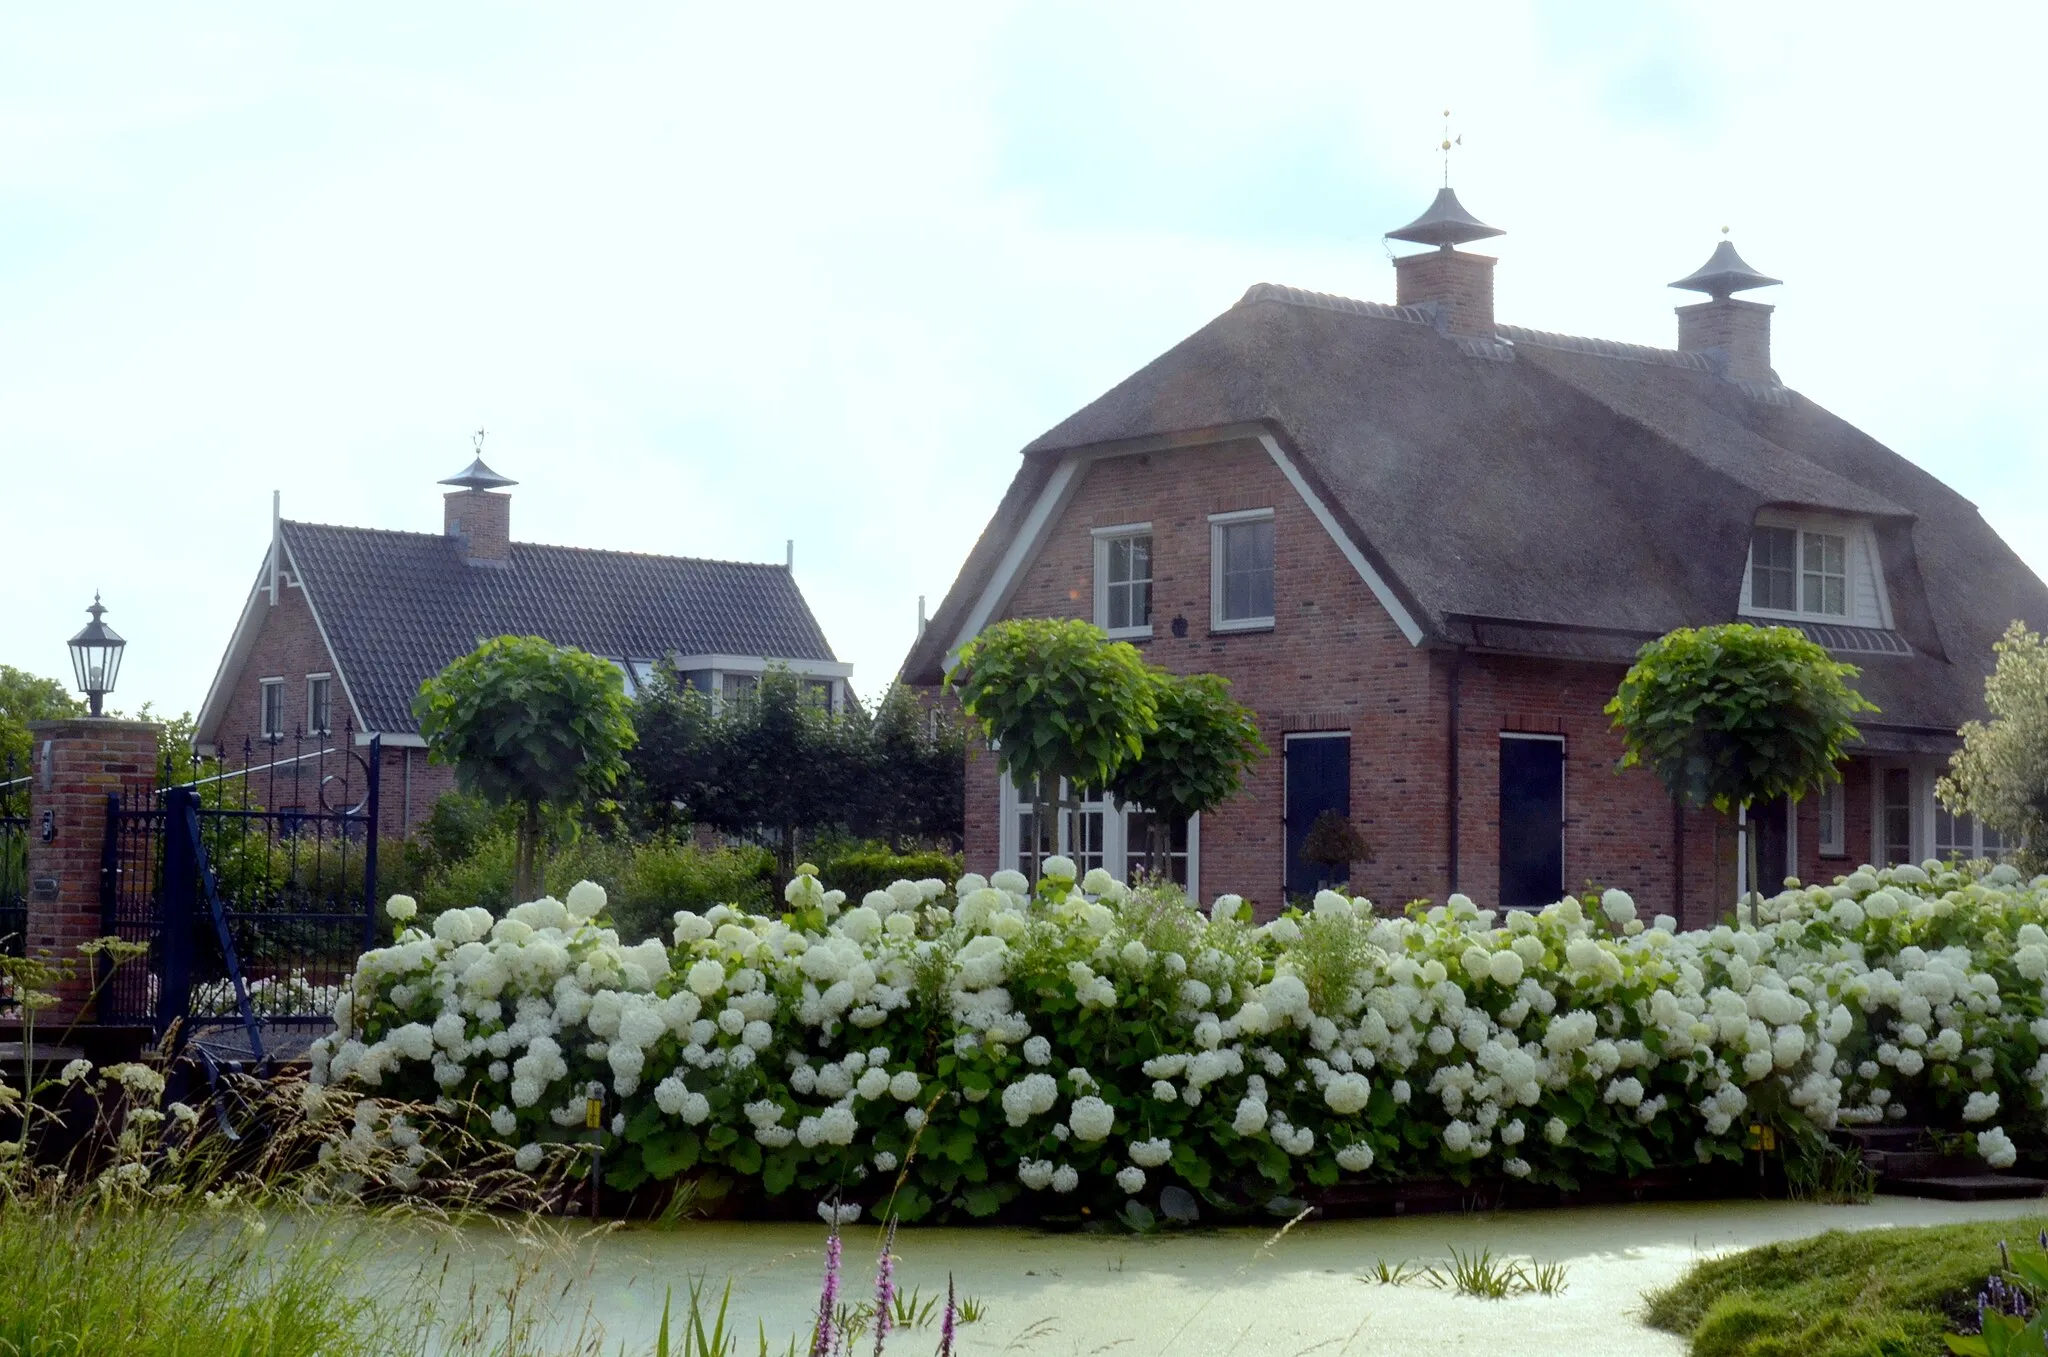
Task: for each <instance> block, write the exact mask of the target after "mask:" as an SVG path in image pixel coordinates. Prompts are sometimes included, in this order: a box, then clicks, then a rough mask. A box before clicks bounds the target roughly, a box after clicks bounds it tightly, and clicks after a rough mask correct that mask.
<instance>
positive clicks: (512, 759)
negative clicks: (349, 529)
mask: <svg viewBox="0 0 2048 1357" xmlns="http://www.w3.org/2000/svg"><path fill="white" fill-rule="evenodd" d="M413 714H414V715H415V716H417V717H418V718H419V723H420V735H421V736H422V737H423V738H424V739H425V740H426V742H427V752H428V757H429V758H430V759H432V760H433V761H434V762H436V763H444V764H452V765H454V768H455V776H456V780H457V782H458V783H459V784H460V785H461V787H462V788H463V789H464V790H465V791H468V792H472V793H474V794H476V795H479V796H482V797H483V798H484V799H485V800H487V801H494V802H497V803H499V804H502V805H516V806H518V807H519V808H520V811H521V816H520V820H519V829H518V857H517V866H516V880H517V882H518V886H519V893H520V894H521V895H526V896H531V895H534V894H537V893H538V891H537V889H536V887H537V885H538V882H539V880H540V873H539V869H538V865H537V862H536V855H537V853H538V851H539V846H540V833H541V809H542V807H544V806H550V805H554V806H560V805H564V804H567V803H569V802H572V801H578V800H585V799H593V798H601V797H603V796H605V795H606V794H607V793H609V792H610V791H611V789H612V786H613V784H614V783H615V782H617V781H618V778H619V775H620V774H621V773H623V772H625V771H626V763H625V759H624V757H623V755H624V753H625V751H626V750H627V749H629V748H631V747H632V744H633V740H634V732H633V723H632V721H631V719H630V718H629V716H628V703H627V701H626V691H625V677H624V675H623V674H621V673H620V671H619V667H618V666H617V665H615V664H613V663H612V662H611V661H610V660H605V659H600V658H599V657H597V656H595V655H591V654H587V653H585V652H584V651H581V650H576V649H574V648H572V647H568V646H558V645H554V644H552V643H551V642H548V641H545V640H542V639H541V638H540V637H538V636H499V637H496V638H495V639H493V640H489V641H485V642H484V643H483V644H482V645H480V646H478V647H477V648H476V649H475V650H473V651H471V652H470V653H469V654H467V655H465V656H463V657H462V658H461V659H458V660H455V661H453V662H451V663H450V664H449V665H448V667H447V668H445V669H443V670H442V671H441V672H440V673H439V674H436V675H435V676H434V677H433V678H430V679H428V680H427V681H426V682H424V683H422V684H421V685H420V691H419V695H418V696H417V697H416V698H414V699H413Z"/></svg>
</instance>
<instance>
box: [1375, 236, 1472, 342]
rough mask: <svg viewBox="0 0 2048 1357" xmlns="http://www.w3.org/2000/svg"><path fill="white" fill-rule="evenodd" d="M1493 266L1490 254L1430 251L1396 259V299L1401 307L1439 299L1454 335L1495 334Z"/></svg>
mask: <svg viewBox="0 0 2048 1357" xmlns="http://www.w3.org/2000/svg"><path fill="white" fill-rule="evenodd" d="M1493 265H1494V260H1493V258H1492V257H1491V256H1489V255H1483V254H1467V253H1466V252H1465V251H1463V250H1426V251H1424V252H1423V253H1421V254H1404V255H1402V256H1401V257H1400V258H1398V259H1396V260H1395V261H1394V300H1395V302H1396V303H1397V304H1398V305H1401V306H1414V305H1417V304H1418V303H1421V302H1436V303H1438V304H1439V305H1441V306H1442V307H1443V308H1444V328H1445V329H1447V330H1449V331H1450V332H1451V333H1452V334H1454V335H1485V336H1488V337H1489V338H1490V337H1491V336H1492V335H1493V332H1494V325H1493Z"/></svg>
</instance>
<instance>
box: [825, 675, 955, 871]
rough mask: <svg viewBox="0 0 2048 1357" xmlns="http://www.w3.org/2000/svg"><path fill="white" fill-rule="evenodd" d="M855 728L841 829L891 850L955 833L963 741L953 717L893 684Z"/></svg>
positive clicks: (947, 711)
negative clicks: (849, 794)
mask: <svg viewBox="0 0 2048 1357" xmlns="http://www.w3.org/2000/svg"><path fill="white" fill-rule="evenodd" d="M854 726H855V729H854V730H853V731H852V732H851V733H852V734H853V735H854V736H855V737H856V743H857V748H856V749H854V750H853V751H852V752H851V760H850V761H851V762H852V763H853V764H854V766H855V767H856V768H857V781H856V786H855V789H854V796H853V804H852V805H851V806H850V807H849V812H850V814H849V824H848V827H849V828H851V829H852V830H853V831H854V832H855V833H857V834H861V835H865V836H869V837H873V838H879V839H886V840H888V841H889V844H890V846H891V847H892V848H898V849H900V848H901V847H902V846H903V841H904V840H905V839H931V838H940V837H952V836H956V835H958V834H959V833H960V831H961V828H962V823H961V808H962V805H963V803H964V801H965V798H966V795H967V740H966V736H965V733H964V732H963V731H962V730H961V727H960V722H959V721H958V720H957V719H956V718H955V717H954V716H953V714H952V713H951V712H950V711H949V710H948V709H947V708H946V707H945V706H943V705H941V704H939V703H935V702H931V703H928V702H924V701H921V700H919V698H918V696H917V694H915V693H913V692H912V691H911V690H910V689H909V688H907V687H905V686H904V685H902V684H900V683H895V684H891V685H890V686H889V689H888V691H887V692H885V693H883V694H882V700H881V701H880V702H878V703H877V704H876V705H875V711H874V714H873V716H872V717H869V718H867V719H865V720H863V721H856V722H855V723H854Z"/></svg>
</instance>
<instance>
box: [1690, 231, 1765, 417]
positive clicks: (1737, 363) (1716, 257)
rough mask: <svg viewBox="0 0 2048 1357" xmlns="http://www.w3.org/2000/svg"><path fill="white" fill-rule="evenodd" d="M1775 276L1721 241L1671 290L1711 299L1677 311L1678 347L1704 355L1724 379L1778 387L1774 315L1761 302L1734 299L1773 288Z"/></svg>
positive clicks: (1724, 241) (1726, 242) (1725, 241)
mask: <svg viewBox="0 0 2048 1357" xmlns="http://www.w3.org/2000/svg"><path fill="white" fill-rule="evenodd" d="M1777 284H1778V280H1777V279H1776V278H1769V277H1766V276H1765V275H1763V274H1761V273H1758V272H1757V271H1756V270H1755V269H1753V268H1751V267H1750V266H1749V265H1748V264H1746V263H1744V262H1743V260H1742V256H1741V255H1739V254H1737V253H1735V247H1734V246H1733V245H1731V244H1729V243H1728V241H1727V240H1725V239H1724V240H1722V241H1721V243H1720V244H1719V245H1716V246H1715V247H1714V253H1713V255H1712V256H1711V257H1710V258H1709V259H1708V260H1707V262H1706V263H1704V264H1702V265H1701V266H1700V267H1699V268H1698V269H1696V270H1694V271H1693V272H1692V273H1689V274H1687V275H1686V276H1685V277H1683V278H1681V279H1679V280H1678V281H1677V282H1675V283H1673V284H1672V285H1671V286H1673V287H1677V288H1684V289H1686V290H1688V291H1691V292H1704V293H1706V294H1707V296H1708V298H1709V300H1707V301H1703V302H1694V303H1693V304H1692V305H1690V306H1681V307H1679V308H1678V347H1679V349H1680V351H1682V352H1684V353H1698V354H1705V355H1707V356H1708V357H1709V358H1712V359H1713V360H1714V362H1715V363H1716V364H1717V365H1718V366H1719V368H1720V370H1721V375H1722V376H1724V377H1727V378H1729V379H1730V380H1733V381H1739V382H1766V383H1776V382H1777V380H1778V374H1777V373H1775V372H1773V371H1772V370H1771V312H1772V311H1773V310H1774V309H1775V308H1774V307H1770V306H1766V305H1765V304H1764V303H1762V302H1751V301H1743V300H1742V299H1741V298H1739V297H1737V296H1735V295H1734V294H1735V293H1737V292H1746V291H1748V290H1749V289H1750V288H1755V287H1775V286H1777Z"/></svg>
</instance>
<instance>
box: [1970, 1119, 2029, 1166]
mask: <svg viewBox="0 0 2048 1357" xmlns="http://www.w3.org/2000/svg"><path fill="white" fill-rule="evenodd" d="M1977 1153H1978V1155H1979V1156H1981V1157H1982V1158H1983V1160H1984V1162H1985V1163H1987V1164H1989V1165H1990V1166H1991V1167H1992V1168H1995V1169H2009V1168H2011V1167H2012V1166H2013V1165H2014V1164H2015V1163H2017V1162H2018V1161H2019V1149H2018V1147H2017V1146H2015V1145H2014V1144H2013V1143H2012V1139H2011V1138H2010V1137H2009V1136H2007V1135H2006V1133H2005V1128H2004V1127H2002V1126H1994V1127H1992V1128H1991V1129H1990V1130H1988V1131H1979V1132H1978V1133H1977Z"/></svg>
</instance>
